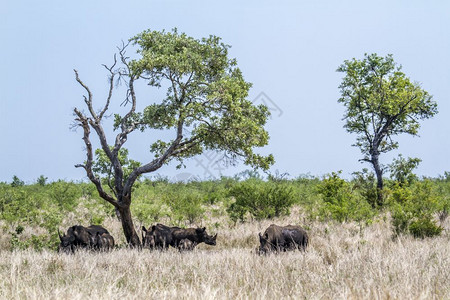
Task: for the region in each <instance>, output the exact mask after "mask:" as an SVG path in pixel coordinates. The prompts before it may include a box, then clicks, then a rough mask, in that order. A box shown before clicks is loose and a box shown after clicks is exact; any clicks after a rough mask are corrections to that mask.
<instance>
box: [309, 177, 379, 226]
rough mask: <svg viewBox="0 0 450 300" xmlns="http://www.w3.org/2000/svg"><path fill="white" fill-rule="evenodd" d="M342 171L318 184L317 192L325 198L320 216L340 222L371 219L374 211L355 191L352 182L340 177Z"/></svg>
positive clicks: (320, 209)
mask: <svg viewBox="0 0 450 300" xmlns="http://www.w3.org/2000/svg"><path fill="white" fill-rule="evenodd" d="M340 173H341V172H338V173H335V172H333V173H331V174H330V175H328V176H327V177H326V178H324V179H323V180H322V182H321V183H320V184H318V186H317V192H318V194H320V195H321V196H322V200H323V203H322V204H321V205H320V208H319V216H320V217H321V218H322V219H333V220H337V221H338V222H347V221H351V220H354V221H358V222H361V221H369V220H370V218H371V217H372V216H373V215H374V211H373V210H372V209H371V207H370V205H369V203H368V202H367V201H364V200H362V199H361V198H360V197H358V196H357V195H355V194H354V193H353V191H352V186H351V184H350V183H349V182H347V181H345V180H344V179H342V178H340V177H339V175H340Z"/></svg>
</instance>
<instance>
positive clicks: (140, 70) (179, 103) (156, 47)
mask: <svg viewBox="0 0 450 300" xmlns="http://www.w3.org/2000/svg"><path fill="white" fill-rule="evenodd" d="M130 41H131V42H132V44H133V45H135V46H137V53H138V54H139V55H140V58H139V59H136V60H132V61H131V63H130V66H131V70H132V76H133V77H135V78H138V77H139V78H145V79H146V80H148V85H150V86H154V87H161V86H163V85H164V86H168V89H167V97H166V98H165V99H163V100H162V101H160V102H158V103H154V104H151V105H149V106H147V107H146V108H145V109H144V111H143V113H137V114H134V115H133V116H132V119H133V120H132V122H134V123H135V124H139V128H140V129H141V130H145V129H146V128H152V129H160V130H162V129H168V130H175V131H177V132H178V130H179V129H181V128H180V126H183V127H184V129H187V130H184V132H183V135H182V137H180V138H181V140H180V141H179V142H177V143H179V145H181V146H180V147H178V146H177V147H176V149H174V150H176V151H175V152H171V151H170V149H171V148H170V145H173V142H174V141H162V140H158V141H155V142H154V143H153V144H152V145H151V147H150V149H151V151H152V152H153V153H154V154H155V156H156V157H163V156H164V154H166V155H167V153H169V156H167V158H166V160H165V161H164V163H168V162H169V161H170V160H172V159H176V160H178V161H179V162H180V166H181V165H182V163H183V160H184V159H185V158H188V157H192V156H194V155H197V154H201V153H202V152H203V151H205V150H219V151H225V152H227V153H228V154H229V157H230V158H231V159H237V158H243V159H244V161H245V163H246V164H249V165H253V166H257V167H261V168H263V169H267V168H269V166H270V165H271V164H273V162H274V159H273V156H272V155H269V156H267V157H264V156H261V155H259V154H255V153H254V152H253V148H254V147H262V146H265V145H267V143H268V139H269V135H268V133H267V131H265V130H264V125H265V123H266V121H267V118H268V116H269V114H270V113H269V110H268V109H267V107H266V106H264V105H259V106H254V105H253V103H252V102H251V101H250V100H248V99H247V97H248V91H249V89H250V87H251V84H250V83H248V82H246V81H245V80H244V78H243V76H242V72H241V71H240V70H239V68H238V67H237V62H236V60H235V59H230V58H229V57H228V48H229V46H228V45H225V44H224V43H222V42H221V39H220V38H219V37H216V36H209V37H208V38H202V39H200V40H198V39H194V38H192V37H189V36H187V35H186V34H184V33H178V31H177V30H176V29H174V30H173V31H172V32H165V31H162V32H160V31H151V30H146V31H144V32H142V33H140V34H138V35H136V36H135V37H133V38H132V39H130ZM122 121H123V120H122V119H121V118H120V117H116V122H115V126H116V127H117V126H119V124H121V123H122ZM128 121H129V122H130V120H128ZM177 143H176V144H177ZM168 150H169V152H167V151H168Z"/></svg>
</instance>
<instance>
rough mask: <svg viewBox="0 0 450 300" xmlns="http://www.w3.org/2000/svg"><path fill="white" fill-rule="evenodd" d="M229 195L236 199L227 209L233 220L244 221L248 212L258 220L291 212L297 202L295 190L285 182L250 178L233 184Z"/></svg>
mask: <svg viewBox="0 0 450 300" xmlns="http://www.w3.org/2000/svg"><path fill="white" fill-rule="evenodd" d="M229 196H231V197H233V198H234V199H235V202H233V203H232V204H231V205H230V206H229V207H228V209H227V212H228V214H229V216H230V218H231V219H232V220H233V221H235V222H236V221H237V220H241V221H244V220H245V218H246V215H247V214H250V215H251V216H252V217H253V218H255V219H256V220H261V219H264V218H273V217H278V216H281V215H287V214H289V209H290V208H291V206H292V205H293V204H294V202H295V198H294V191H293V189H292V187H291V186H289V185H287V184H285V183H277V182H264V181H262V180H260V179H255V178H252V179H248V180H246V181H243V182H240V183H238V184H236V185H235V186H233V187H232V188H231V189H230V190H229Z"/></svg>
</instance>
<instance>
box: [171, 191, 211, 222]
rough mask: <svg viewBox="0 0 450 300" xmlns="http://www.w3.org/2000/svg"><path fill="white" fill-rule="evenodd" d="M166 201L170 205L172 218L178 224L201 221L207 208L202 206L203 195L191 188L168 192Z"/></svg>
mask: <svg viewBox="0 0 450 300" xmlns="http://www.w3.org/2000/svg"><path fill="white" fill-rule="evenodd" d="M163 199H164V202H165V203H166V204H167V205H168V206H169V208H170V211H171V217H172V220H173V221H174V222H175V223H176V224H181V223H182V222H183V221H188V222H189V224H193V223H196V222H198V221H200V220H201V219H202V218H203V216H204V214H205V209H204V208H203V207H202V204H203V202H204V199H203V197H202V196H201V195H200V194H199V193H195V192H193V191H190V190H187V189H186V190H181V189H180V190H179V191H178V192H177V193H174V192H171V193H167V194H166V195H165V196H164V197H163Z"/></svg>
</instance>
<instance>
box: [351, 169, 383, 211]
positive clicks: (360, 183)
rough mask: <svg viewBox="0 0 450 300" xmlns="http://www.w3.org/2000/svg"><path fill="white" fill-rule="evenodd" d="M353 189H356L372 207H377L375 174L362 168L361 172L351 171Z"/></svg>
mask: <svg viewBox="0 0 450 300" xmlns="http://www.w3.org/2000/svg"><path fill="white" fill-rule="evenodd" d="M353 176H354V177H353V184H354V187H353V188H354V190H355V191H358V192H359V194H360V195H361V197H363V198H364V199H365V200H366V201H367V203H369V204H370V206H372V208H376V207H377V185H376V180H375V174H373V173H372V172H369V170H368V169H366V168H364V169H363V170H362V171H361V172H354V173H353Z"/></svg>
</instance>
